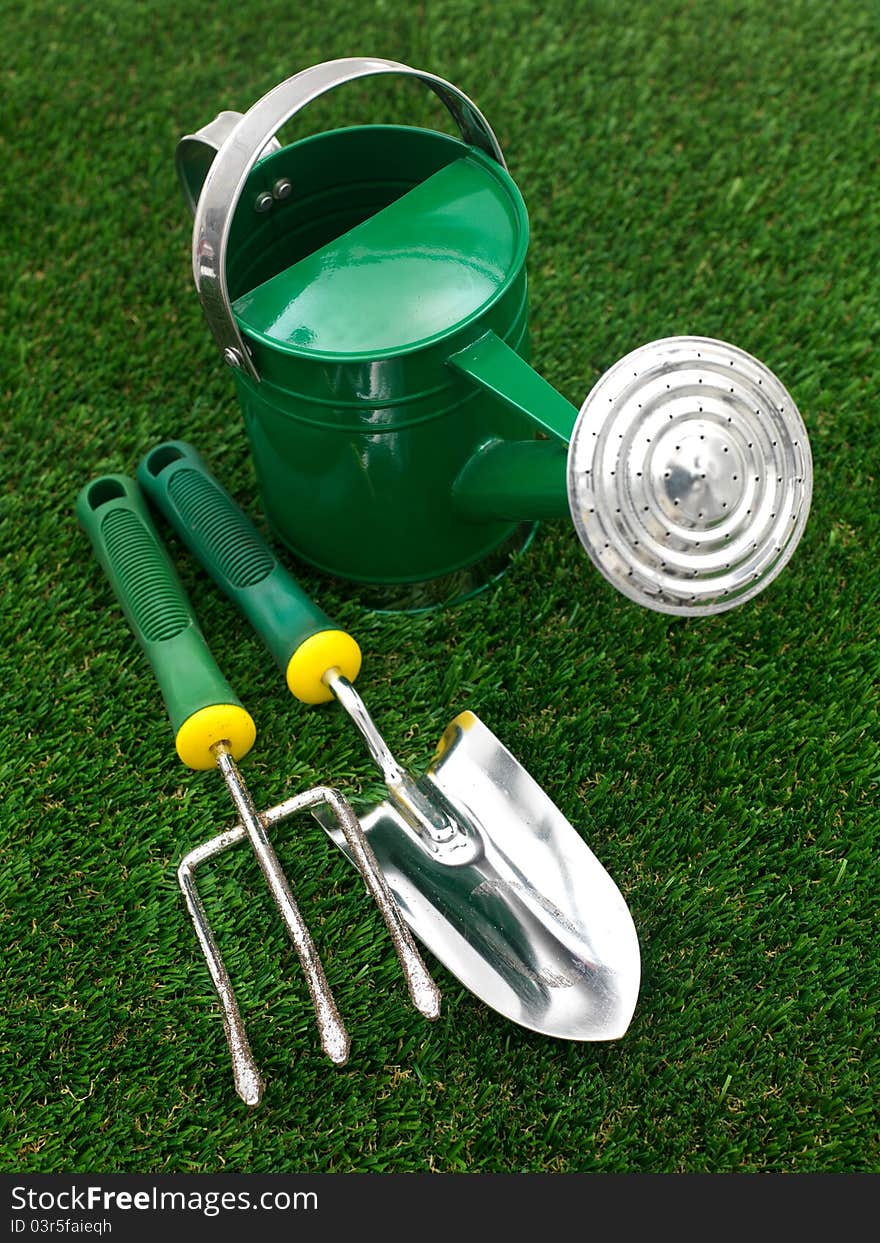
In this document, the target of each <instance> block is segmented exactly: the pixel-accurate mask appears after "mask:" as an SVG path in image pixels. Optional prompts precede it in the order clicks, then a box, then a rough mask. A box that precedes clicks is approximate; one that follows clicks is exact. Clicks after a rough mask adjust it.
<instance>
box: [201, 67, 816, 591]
mask: <svg viewBox="0 0 880 1243" xmlns="http://www.w3.org/2000/svg"><path fill="white" fill-rule="evenodd" d="M382 74H396V75H406V76H409V77H410V78H415V79H417V80H418V81H420V82H421V83H422V84H424V85H425V86H427V87H428V88H429V89H431V90H432V91H434V93H435V94H436V95H437V96H438V97H439V98H440V100H441V101H442V102H443V103H444V104H445V106H446V108H447V109H448V111H449V113H450V115H451V117H452V118H453V120H454V121H455V123H456V126H457V127H458V130H459V136H458V137H453V136H450V135H448V134H444V133H439V132H435V131H433V130H428V129H424V128H420V127H415V126H399V125H358V126H351V127H347V128H343V129H336V130H331V131H329V132H325V133H318V134H314V135H311V136H310V137H307V138H303V139H300V140H298V141H295V142H293V143H290V144H289V145H287V146H284V147H282V146H280V145H279V143H278V141H277V138H276V137H275V135H276V133H277V131H278V130H279V129H280V128H281V127H282V126H283V125H284V124H286V123H287V122H288V121H289V120H290V119H291V118H292V117H293V116H294V115H295V114H296V113H298V112H299V111H300V110H301V109H302V108H304V107H305V106H306V105H307V104H309V103H310V102H312V101H313V100H314V99H316V98H318V97H319V96H320V95H322V94H324V93H325V92H327V91H329V90H333V89H335V88H336V87H339V86H341V85H343V84H345V83H346V82H350V81H353V80H355V79H358V78H365V77H372V76H376V75H382ZM177 166H178V174H179V176H180V180H181V184H182V188H183V191H184V197H185V198H186V200H187V201H188V203H189V205H190V206H191V207H192V208H193V211H194V215H195V222H194V229H193V275H194V279H195V283H196V287H197V289H198V292H199V295H200V299H201V302H202V307H203V309H204V311H205V315H206V318H207V320H208V324H209V327H210V329H211V331H212V333H213V335H214V338H215V340H216V342H217V345H218V346H219V348H220V352H221V355H222V357H223V359H224V360H225V362H226V363H227V364H229V366H230V367H231V368H232V370H233V373H234V375H235V384H236V387H237V391H238V398H239V402H240V405H241V408H242V411H243V414H244V421H245V426H246V429H247V435H248V439H249V442H250V448H251V452H252V457H253V462H254V466H255V471H256V476H257V482H258V485H259V489H260V496H261V502H262V508H263V511H264V513H265V515H266V518H267V520H268V522H269V523H270V525H271V526H272V528H273V529H274V531H275V533H276V535H277V536H278V537H279V538H280V540H281V541H282V542H283V543H284V544H285V545H286V546H287V547H288V548H289V549H290V550H291V551H292V552H293V553H294V554H295V555H296V556H297V557H298V558H299V559H301V560H303V561H305V562H307V563H309V564H311V565H313V566H315V567H316V568H318V569H320V570H321V571H323V572H325V573H327V574H329V575H332V576H334V577H337V578H342V579H348V580H352V581H355V582H359V583H365V584H376V585H385V586H391V587H395V586H407V585H411V586H412V585H422V586H425V585H428V586H430V584H445V583H447V582H448V581H449V580H450V579H452V580H455V579H456V576H460V575H461V574H462V573H464V572H467V571H474V570H475V571H476V575H472V576H471V580H470V585H468V584H467V582H466V583H465V590H464V591H459V592H458V594H459V595H460V594H467V591H468V590H470V589H472V586H473V585H474V584H475V585H477V586H479V585H482V584H481V582H480V575H481V574H482V576H483V577H482V582H483V583H485V582H486V581H488V580H489V578H490V577H491V575H492V573H493V557H497V556H498V555H499V554H504V557H505V559H507V558H508V557H509V552H510V551H511V550H512V549H513V548H515V547H517V546H520V547H521V546H522V545H523V543H524V542H525V541H527V538H528V533H529V532H530V531H531V530H532V529H533V525H534V522H535V520H538V519H548V518H549V519H553V518H564V517H570V519H571V520H572V521H573V523H574V526H575V530H576V532H577V534H578V537H579V538H580V540H581V542H582V544H583V545H584V547H585V549H586V551H587V553H588V554H589V556H590V558H591V560H592V561H593V563H594V564H595V565H596V567H597V568H598V569H599V570H600V571H601V572H602V573H603V574H604V575H605V577H606V578H608V579H609V580H610V581H612V582H613V583H614V585H615V586H616V587H617V588H618V589H619V590H621V591H623V592H624V594H627V595H629V596H631V598H633V599H635V600H638V602H639V603H642V604H646V605H648V606H649V607H652V608H656V609H659V610H661V611H665V612H672V613H681V614H688V613H692V612H698V611H710V612H713V611H722V610H723V609H726V608H729V607H731V606H732V605H733V604H734V603H738V602H740V601H741V600H743V599H746V598H748V597H749V596H750V595H753V594H755V592H756V591H758V590H759V589H761V587H763V586H764V585H766V583H768V582H769V581H770V580H771V579H772V578H773V577H775V575H776V574H777V573H778V572H779V570H780V569H781V568H782V566H783V565H784V564H785V563H786V561H787V560H788V557H789V556H790V555H791V553H792V551H793V549H794V547H795V545H796V543H797V541H798V539H799V538H800V534H801V531H802V530H803V525H804V522H805V520H806V515H807V512H808V509H809V501H810V488H811V460H810V455H809V446H808V442H807V437H806V432H805V429H804V427H803V423H802V421H801V419H800V415H799V414H798V412H797V409H796V407H795V406H794V402H793V401H792V399H791V397H790V395H789V394H788V393H787V391H786V390H785V389H784V388H783V386H782V385H781V384H780V383H779V382H778V380H776V378H775V377H774V376H773V374H772V372H769V371H768V370H767V369H766V368H764V366H763V364H761V363H759V362H758V361H757V360H756V359H754V358H752V356H751V355H747V354H745V352H744V351H740V350H738V349H736V347H732V346H728V345H727V344H726V343H724V342H718V341H713V340H711V339H709V338H702V337H682V338H667V339H664V340H663V341H659V342H652V343H649V345H648V346H645V347H642V348H641V349H640V350H637V351H633V352H632V353H631V354H629V355H627V356H626V357H625V358H624V359H621V360H620V362H619V363H618V364H616V365H615V367H612V368H611V369H610V370H609V371H608V372H607V373H606V374H605V376H603V377H601V378H600V380H599V381H598V382H597V383H596V384H595V385H594V387H593V389H592V390H591V392H590V393H589V394H588V396H587V399H586V401H585V402H584V404H583V406H582V407H581V409H580V411H578V409H577V408H576V407H574V406H573V405H571V404H570V403H569V402H568V401H567V400H566V399H565V398H564V397H563V396H561V395H560V394H559V393H558V392H557V391H556V390H555V389H554V388H553V387H552V386H551V385H550V384H548V383H547V382H546V381H545V380H543V379H542V378H541V377H540V376H539V375H538V374H537V373H536V372H535V371H534V370H533V369H532V368H531V367H530V365H529V335H528V292H527V276H526V252H527V249H528V235H529V228H528V215H527V212H526V207H525V204H524V202H523V199H522V196H521V194H520V192H519V190H518V188H517V186H516V184H515V183H514V181H513V180H512V178H511V177H510V175H509V173H508V172H507V168H506V165H505V162H504V158H503V155H502V153H501V149H500V147H499V145H498V142H497V139H496V138H495V135H494V134H493V132H492V130H491V128H490V127H489V125H488V122H487V121H486V119H485V117H483V115H482V113H480V112H479V110H478V109H477V108H476V106H475V105H474V104H473V102H472V101H471V100H469V99H468V98H467V96H465V95H463V94H462V93H461V92H460V91H459V90H458V88H456V87H454V86H453V85H452V84H451V83H448V82H446V81H445V80H443V79H441V78H437V77H436V76H435V75H432V74H429V73H425V72H424V71H421V70H414V69H410V68H409V67H408V66H405V65H401V64H399V63H398V62H394V61H383V60H370V59H365V58H348V59H345V60H340V61H330V62H327V63H325V64H322V65H316V66H312V67H311V68H310V69H306V70H303V71H302V72H301V73H299V74H296V75H294V77H293V78H290V79H288V80H287V81H286V82H283V83H281V84H280V85H279V86H278V87H276V88H275V89H274V90H273V91H270V92H269V94H267V95H265V96H264V97H263V98H262V99H261V100H259V101H258V102H257V103H256V104H255V105H254V106H253V107H252V108H251V109H250V111H249V112H248V113H246V114H245V115H243V116H242V115H241V114H238V113H221V114H220V115H219V116H218V117H217V118H216V120H215V121H214V122H212V123H211V125H209V126H206V127H205V128H204V129H203V130H200V131H198V132H197V133H196V134H195V135H188V136H186V137H185V138H184V139H182V140H181V143H180V144H179V145H178V156H177ZM731 381H733V384H731ZM494 564H495V565H497V564H498V563H497V562H495V563H494ZM498 568H503V563H502V564H501V565H500V566H499V567H498ZM450 598H451V597H450V596H449V595H448V594H447V593H446V588H445V587H441V588H440V594H439V595H438V596H437V597H436V598H435V599H433V600H431V599H430V596H429V597H428V600H429V601H430V602H433V603H436V602H440V601H442V600H443V599H446V600H448V599H450Z"/></svg>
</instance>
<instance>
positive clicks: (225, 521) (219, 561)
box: [137, 440, 361, 703]
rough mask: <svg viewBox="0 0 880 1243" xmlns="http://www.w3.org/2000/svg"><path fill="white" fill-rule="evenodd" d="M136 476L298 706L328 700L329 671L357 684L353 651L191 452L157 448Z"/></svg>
mask: <svg viewBox="0 0 880 1243" xmlns="http://www.w3.org/2000/svg"><path fill="white" fill-rule="evenodd" d="M137 474H138V481H139V483H140V485H141V487H142V488H143V490H144V491H145V492H146V494H147V495H148V496H149V498H150V500H151V501H152V503H153V504H154V505H155V507H156V508H157V509H158V510H159V512H160V513H161V514H162V515H163V516H164V517H165V518H166V519H167V520H168V522H169V523H170V524H171V526H172V527H173V528H174V530H175V531H176V532H177V534H178V535H179V536H180V538H181V539H182V540H183V542H184V543H185V544H186V546H187V548H188V549H189V550H190V552H191V553H192V554H193V555H194V556H195V557H196V558H197V559H198V560H199V561H200V562H201V564H202V565H203V566H204V567H205V569H206V570H207V571H208V573H209V574H210V575H211V577H212V578H213V580H214V582H215V583H216V584H217V586H218V587H219V588H220V589H221V591H223V592H225V593H226V595H227V596H228V597H229V598H230V600H232V602H233V603H234V604H236V605H237V606H238V608H239V609H240V610H241V611H242V613H244V615H245V617H246V618H247V619H248V621H249V622H250V623H251V625H252V626H253V627H254V629H255V630H256V632H257V634H258V635H259V636H260V638H261V639H262V640H263V642H264V643H265V645H266V647H267V648H268V649H269V651H270V652H271V653H272V656H273V657H274V659H275V661H276V663H277V664H278V666H279V667H280V668H281V670H282V671H283V673H284V675H285V677H286V679H287V685H288V688H289V689H290V691H291V693H292V694H293V695H295V696H296V697H297V699H300V700H302V702H303V703H324V702H326V701H327V700H329V699H332V697H333V696H332V692H331V691H330V690H329V689H328V688H327V686H326V685H325V684H324V682H323V680H322V679H323V676H324V674H325V673H326V672H327V671H328V669H333V668H336V669H338V670H339V671H340V672H341V673H343V674H344V675H345V676H346V677H347V678H348V679H349V681H354V679H355V678H356V677H357V675H358V672H359V670H360V665H361V652H360V648H359V647H358V645H357V643H355V641H354V639H352V638H351V636H350V635H349V634H347V633H346V632H345V631H344V630H340V629H339V628H338V626H336V625H335V623H334V622H332V621H331V620H330V618H329V617H328V616H327V615H326V614H325V613H324V612H322V610H321V609H319V608H318V606H317V605H316V604H314V603H313V602H312V601H311V600H310V599H309V597H308V596H307V595H306V594H305V592H304V591H303V590H302V589H301V588H300V587H299V586H298V584H297V583H296V580H295V579H294V578H293V576H292V575H291V574H290V573H288V571H287V570H286V569H285V568H284V566H282V565H281V563H280V562H279V561H278V559H277V557H276V556H275V554H274V553H273V551H272V549H271V548H270V547H269V546H268V544H267V543H266V541H265V540H264V539H263V537H262V536H261V535H260V533H259V531H258V530H257V529H256V527H255V526H254V524H253V523H252V522H251V520H250V519H249V518H248V517H247V516H246V515H245V514H244V513H242V511H241V510H240V509H239V507H238V506H237V505H236V503H235V501H234V500H233V499H232V497H231V496H230V495H229V493H228V492H226V491H225V489H224V488H222V487H221V485H220V484H219V483H218V482H217V480H216V479H215V478H214V477H213V475H212V474H211V472H210V471H209V470H208V467H207V466H206V465H205V463H204V461H203V460H202V458H201V457H200V456H199V454H198V453H197V452H196V450H195V449H194V448H193V447H192V445H189V444H187V443H186V442H185V441H182V440H168V441H165V442H164V443H163V444H160V445H157V446H156V447H155V448H154V449H151V450H150V452H149V453H147V454H146V456H145V457H144V458H143V459H142V461H141V463H140V465H139V467H138V472H137Z"/></svg>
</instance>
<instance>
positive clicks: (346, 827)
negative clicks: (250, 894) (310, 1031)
mask: <svg viewBox="0 0 880 1243" xmlns="http://www.w3.org/2000/svg"><path fill="white" fill-rule="evenodd" d="M231 767H232V776H233V778H234V776H235V775H237V774H236V772H235V768H234V765H232V766H231ZM224 777H226V779H227V783H228V782H229V776H228V775H227V774H226V773H224ZM319 806H322V807H324V808H326V812H325V814H328V813H329V815H330V816H331V817H332V818H333V820H334V821H335V823H336V825H337V826H338V829H339V831H340V833H341V834H342V835H343V837H344V839H345V841H346V843H347V844H348V846H349V850H350V853H351V858H352V860H353V862H354V863H355V866H356V867H357V868H358V871H359V872H360V873H361V875H362V877H363V879H364V882H365V883H366V885H367V888H368V890H369V891H370V893H371V895H372V896H373V898H374V900H375V901H376V904H377V906H378V907H379V910H380V913H381V915H382V918H383V920H384V921H385V925H386V927H387V929H388V931H389V933H390V935H391V938H392V940H393V942H394V947H395V949H396V951H397V954H398V957H399V959H400V963H401V966H402V969H403V972H404V975H405V977H406V982H407V986H408V989H409V993H410V997H411V998H412V1001H413V1003H414V1005H415V1006H416V1007H417V1009H419V1010H420V1011H421V1013H422V1014H424V1015H425V1017H426V1018H430V1019H433V1018H436V1017H437V1015H438V1014H439V1013H440V993H439V991H438V989H437V987H436V985H435V984H434V982H433V980H432V979H431V977H430V975H429V974H428V971H427V969H426V967H425V965H424V962H423V961H422V958H421V955H420V954H419V951H418V949H417V948H416V945H415V942H414V941H413V938H412V934H411V933H410V931H409V929H408V927H407V926H406V924H405V923H404V921H403V917H402V916H401V914H400V910H399V908H398V906H397V903H396V901H395V899H394V897H393V895H392V894H391V891H390V889H389V888H388V885H387V883H386V881H385V878H384V876H383V875H382V872H381V870H380V868H379V865H378V863H377V862H376V857H375V855H374V854H373V851H372V849H371V847H370V846H369V844H368V842H367V840H366V838H365V836H364V834H363V830H362V829H361V826H360V822H359V821H358V818H357V816H356V815H355V813H354V811H353V810H352V808H351V805H350V804H349V803H348V801H347V800H346V799H345V798H344V796H343V795H342V794H341V793H340V792H339V791H338V790H335V789H333V788H332V787H329V786H315V787H314V788H313V789H311V790H306V791H305V792H304V793H302V794H297V795H294V796H293V797H292V798H289V799H287V800H285V802H283V803H279V804H277V805H276V806H275V807H271V808H269V809H268V810H266V811H264V812H259V813H254V814H255V815H256V817H257V820H258V821H259V830H260V836H261V838H262V840H263V841H264V842H265V843H266V846H267V847H268V839H267V837H266V828H267V827H268V826H269V825H271V826H273V827H274V826H275V825H278V824H280V823H281V822H282V821H284V820H287V819H289V818H290V817H291V816H294V815H296V814H297V813H299V812H304V811H310V810H313V809H315V808H317V807H319ZM249 830H250V831H249ZM252 835H253V826H248V825H246V824H242V823H239V824H236V825H234V826H233V827H232V828H231V829H227V830H226V831H225V832H223V833H219V834H217V835H216V836H215V837H212V838H210V839H209V840H208V841H205V842H203V843H202V844H201V845H199V846H196V847H195V848H194V849H193V850H191V851H189V853H188V854H187V855H186V856H185V857H184V858H183V860H182V861H181V863H180V866H179V867H178V870H177V878H178V882H179V884H180V888H181V890H182V892H183V896H184V899H185V901H186V905H187V909H188V910H189V913H190V916H191V918H192V921H193V926H194V928H195V932H196V936H197V938H198V941H199V944H200V945H201V948H202V952H203V954H204V956H205V961H206V962H207V964H208V970H209V971H210V974H211V979H212V980H213V982H214V987H215V989H216V990H217V995H218V997H219V999H220V1004H221V1007H222V1011H223V1026H224V1030H225V1032H226V1042H227V1044H228V1046H229V1053H230V1057H231V1060H232V1072H233V1077H234V1080H235V1089H236V1091H237V1093H238V1095H239V1096H240V1097H241V1099H242V1100H243V1101H244V1102H245V1104H246V1105H252V1106H253V1105H258V1104H259V1102H260V1100H261V1098H262V1094H263V1087H264V1084H263V1080H262V1077H261V1076H260V1072H259V1070H258V1068H257V1064H256V1061H255V1059H254V1056H253V1053H252V1051H251V1047H250V1042H249V1041H248V1037H247V1032H246V1030H245V1026H244V1021H243V1019H242V1017H241V1011H240V1009H239V1007H238V1003H237V1001H236V998H235V992H234V990H233V987H232V982H231V980H230V977H229V973H228V971H227V970H226V966H225V964H224V962H223V957H222V955H221V953H220V950H219V947H218V945H217V941H216V939H215V937H214V934H213V931H212V929H211V925H210V921H209V920H208V915H207V912H206V910H205V906H204V903H203V902H202V899H201V897H200V895H199V892H198V888H197V886H196V881H195V872H196V869H197V868H198V867H199V866H200V865H201V864H203V863H206V862H207V861H208V860H210V859H213V858H215V857H216V856H218V855H220V854H222V853H223V852H224V851H226V850H229V849H230V848H231V847H233V846H237V845H239V844H240V843H241V842H245V841H248V840H251V839H252ZM268 853H269V856H270V857H271V859H272V863H273V866H272V875H271V878H270V877H268V876H267V880H270V885H271V888H272V890H273V896H276V901H278V896H277V894H276V890H279V891H280V892H281V893H282V894H285V893H286V895H287V898H288V899H289V904H288V903H286V902H284V903H279V909H280V910H281V914H282V916H283V917H284V921H285V924H286V926H287V928H288V932H289V933H290V935H291V939H292V940H293V942H294V946H295V948H296V951H297V954H298V956H299V958H300V962H301V963H302V965H303V967H304V969H305V971H306V977H307V980H308V983H309V991H310V993H311V997H312V1004H313V1006H314V1008H315V1013H316V1017H317V1020H318V1026H319V1030H320V1033H321V1042H322V1045H323V1047H324V1049H325V1052H327V1053H328V1055H329V1056H330V1058H331V1060H332V1061H334V1062H335V1063H336V1064H337V1065H341V1064H342V1063H344V1062H345V1061H346V1059H347V1056H348V1036H347V1033H346V1032H345V1028H344V1027H343V1025H342V1021H341V1019H340V1018H339V1014H338V1012H337V1010H336V1006H335V1002H334V1001H333V997H332V994H331V993H330V990H329V987H328V986H327V983H326V979H325V978H324V973H323V968H322V967H321V963H320V959H319V958H318V955H317V951H316V950H315V948H314V944H313V942H312V941H311V937H310V935H309V933H308V929H307V928H306V926H305V924H304V923H303V921H302V919H301V917H300V916H299V912H298V910H297V909H296V904H295V903H294V902H293V898H292V895H291V894H290V889H289V885H288V883H287V880H286V878H285V876H284V873H283V872H282V871H281V868H280V865H279V864H278V862H277V859H276V858H275V856H274V852H272V851H271V847H269V849H268ZM261 866H262V860H261ZM263 870H264V873H265V868H264V869H263ZM289 907H292V913H291V911H290V909H289ZM294 917H295V921H294V926H293V927H291V919H293V918H294Z"/></svg>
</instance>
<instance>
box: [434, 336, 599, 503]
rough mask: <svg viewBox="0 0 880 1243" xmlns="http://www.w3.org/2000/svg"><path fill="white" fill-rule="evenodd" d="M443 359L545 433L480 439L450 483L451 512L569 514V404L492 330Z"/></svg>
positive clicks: (572, 415)
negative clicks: (529, 437)
mask: <svg viewBox="0 0 880 1243" xmlns="http://www.w3.org/2000/svg"><path fill="white" fill-rule="evenodd" d="M448 361H449V365H450V366H451V367H453V368H454V369H455V370H456V371H457V372H459V373H460V374H461V375H463V376H466V377H467V379H468V380H469V381H471V382H472V383H473V384H475V385H477V387H479V388H480V389H482V390H483V391H484V392H486V393H489V394H491V396H492V397H494V398H497V399H498V400H499V401H501V402H502V403H503V404H504V405H506V406H507V407H508V408H509V409H511V410H515V411H517V413H519V414H520V415H525V416H526V417H527V418H528V419H529V420H530V421H531V422H532V423H533V424H534V426H535V429H536V431H537V432H540V433H542V435H543V437H544V438H543V439H540V440H537V439H536V440H501V439H497V438H493V439H491V440H489V441H486V442H484V443H483V444H481V445H480V446H479V447H478V448H477V450H476V451H475V452H474V453H473V455H472V456H471V457H470V458H469V459H468V461H467V462H466V463H465V465H464V467H463V468H462V470H461V472H460V473H459V475H458V477H457V479H456V480H455V483H454V484H453V488H452V496H453V503H454V505H455V508H456V510H457V511H458V513H459V514H461V516H462V517H465V518H468V519H470V520H472V521H475V522H480V521H482V522H487V521H496V520H506V521H519V522H524V521H536V520H547V519H554V518H565V517H568V515H569V507H568V493H567V488H566V482H565V473H566V462H567V456H568V455H567V446H568V443H569V441H570V439H571V434H572V431H573V429H574V426H575V424H576V422H577V415H578V412H577V409H576V407H575V406H573V405H571V403H570V402H568V401H566V399H565V398H564V397H563V396H562V395H561V394H560V393H558V392H557V391H556V389H555V388H553V386H552V385H551V384H548V383H547V381H546V380H545V379H543V377H542V376H540V375H539V374H538V372H537V371H534V370H533V369H532V368H531V367H530V366H529V364H528V363H527V362H526V361H525V359H523V358H522V357H520V355H519V354H517V353H516V351H515V350H513V349H511V348H510V346H509V345H507V344H506V342H504V341H503V340H502V339H501V338H500V337H499V336H497V335H496V334H495V333H494V332H487V333H486V334H485V335H484V336H482V337H480V339H479V340H478V341H475V342H473V343H472V344H471V345H469V346H467V347H466V348H465V349H463V350H461V351H459V353H457V354H453V355H452V357H451V358H450V359H449V360H448Z"/></svg>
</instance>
